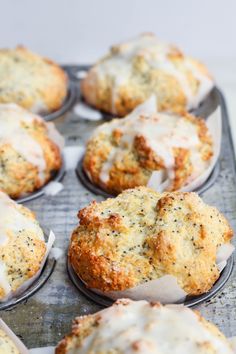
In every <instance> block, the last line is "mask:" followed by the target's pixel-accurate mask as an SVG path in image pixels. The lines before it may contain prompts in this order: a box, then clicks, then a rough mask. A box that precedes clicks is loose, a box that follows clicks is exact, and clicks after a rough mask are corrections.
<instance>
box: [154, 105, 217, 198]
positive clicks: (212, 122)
mask: <svg viewBox="0 0 236 354" xmlns="http://www.w3.org/2000/svg"><path fill="white" fill-rule="evenodd" d="M206 125H207V127H208V129H209V132H210V134H211V136H212V140H213V157H212V158H211V162H210V164H209V166H208V168H207V169H206V170H205V171H204V172H203V173H202V174H201V175H200V176H199V177H197V178H196V179H195V180H193V181H192V182H190V183H189V184H187V185H186V186H184V187H182V188H180V189H179V190H180V191H182V192H191V191H193V190H195V189H197V188H199V187H200V186H201V185H202V184H203V183H204V182H206V180H207V179H208V177H209V176H210V174H211V172H212V171H213V168H214V167H215V164H216V162H217V160H218V157H219V155H220V148H221V136H222V116H221V108H220V107H218V108H217V109H216V110H215V111H214V112H213V113H212V114H211V115H210V116H209V117H208V118H207V120H206ZM161 178H162V175H161V174H160V172H159V171H154V172H153V173H152V175H151V178H150V179H149V181H148V187H150V188H152V189H154V190H156V191H158V192H163V191H164V190H165V189H166V188H167V187H168V185H169V183H170V181H169V180H165V181H163V182H162V183H160V181H161Z"/></svg>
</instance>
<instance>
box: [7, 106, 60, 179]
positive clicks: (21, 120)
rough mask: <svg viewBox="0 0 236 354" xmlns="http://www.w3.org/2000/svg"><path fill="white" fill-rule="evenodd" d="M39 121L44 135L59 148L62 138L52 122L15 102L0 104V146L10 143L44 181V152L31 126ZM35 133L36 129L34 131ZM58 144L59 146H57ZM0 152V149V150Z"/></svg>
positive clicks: (45, 167) (45, 166) (45, 165)
mask: <svg viewBox="0 0 236 354" xmlns="http://www.w3.org/2000/svg"><path fill="white" fill-rule="evenodd" d="M35 122H37V123H39V127H38V129H39V128H40V126H42V127H43V129H44V130H45V133H44V134H45V135H47V136H48V138H49V139H50V140H51V141H52V142H54V143H55V144H56V145H57V146H58V147H59V148H61V147H62V145H63V138H62V137H61V136H60V134H59V133H58V132H57V131H56V129H55V127H54V124H53V123H46V122H45V121H44V120H43V119H42V118H41V117H40V116H38V115H35V114H33V113H31V112H29V111H27V110H25V109H23V108H21V107H20V106H18V105H15V104H0V148H1V147H4V146H7V145H10V146H11V147H12V148H13V149H14V150H15V151H17V153H19V155H21V156H22V157H23V158H24V159H25V160H27V162H29V163H30V164H32V165H33V166H36V167H37V169H38V174H39V178H40V180H41V181H42V183H43V182H44V181H45V173H44V172H45V170H46V169H47V164H46V159H45V154H44V151H43V148H42V146H41V145H40V143H39V141H38V140H37V139H35V138H34V136H33V134H32V131H31V129H30V128H31V127H33V126H34V123H35ZM35 134H37V131H36V132H35ZM59 145H60V146H59ZM0 154H1V150H0Z"/></svg>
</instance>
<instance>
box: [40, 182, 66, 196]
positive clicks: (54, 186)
mask: <svg viewBox="0 0 236 354" xmlns="http://www.w3.org/2000/svg"><path fill="white" fill-rule="evenodd" d="M63 189H64V186H63V184H62V183H60V182H56V181H51V182H49V183H48V184H47V185H46V186H45V187H44V189H43V191H44V194H45V195H48V196H54V195H56V194H58V193H59V192H61V191H62V190H63Z"/></svg>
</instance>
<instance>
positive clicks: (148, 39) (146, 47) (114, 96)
mask: <svg viewBox="0 0 236 354" xmlns="http://www.w3.org/2000/svg"><path fill="white" fill-rule="evenodd" d="M213 85H214V84H213V80H212V78H211V76H210V74H209V73H208V71H207V69H206V67H205V66H204V65H203V64H201V63H199V62H198V61H196V60H195V59H192V58H190V57H187V56H185V55H184V54H183V53H182V52H181V51H180V50H179V49H178V48H176V47H173V46H171V45H168V44H166V43H163V42H161V41H159V39H158V38H157V37H156V36H155V35H154V34H152V33H145V34H143V35H141V36H139V37H137V38H135V39H133V40H130V41H127V42H125V43H122V44H119V45H116V46H113V47H112V48H111V50H110V52H109V54H107V55H106V56H105V57H104V58H102V59H101V60H100V61H98V62H97V64H96V65H94V66H93V67H92V68H91V69H90V70H89V71H88V75H87V76H86V77H85V78H84V79H83V80H82V82H81V91H82V94H83V97H84V98H85V100H86V101H87V102H88V103H89V104H90V105H92V106H94V107H96V108H97V109H99V110H102V111H105V112H108V113H112V114H115V115H117V116H121V117H123V116H125V115H126V114H127V113H129V112H131V111H132V110H133V109H134V108H135V107H136V106H137V105H138V104H140V103H142V102H144V101H145V100H146V99H147V98H148V97H149V96H150V95H151V94H152V93H154V94H155V95H156V98H157V105H158V110H159V111H174V112H182V111H183V110H190V109H193V108H196V107H197V106H198V105H199V103H200V102H201V101H202V100H203V99H204V98H205V97H206V96H207V95H208V93H209V92H210V91H211V89H212V88H213Z"/></svg>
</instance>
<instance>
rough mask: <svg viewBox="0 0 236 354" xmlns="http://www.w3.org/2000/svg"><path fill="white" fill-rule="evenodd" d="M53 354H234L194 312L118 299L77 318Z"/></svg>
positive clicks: (224, 340) (221, 337)
mask: <svg viewBox="0 0 236 354" xmlns="http://www.w3.org/2000/svg"><path fill="white" fill-rule="evenodd" d="M55 353H56V354H66V353H73V354H77V353H78V354H79V353H83V354H89V353H93V354H108V353H114V354H118V353H119V354H125V353H145V354H149V353H150V354H151V353H153V354H154V353H156V354H172V353H188V354H213V353H214V354H233V353H234V351H233V349H232V347H231V344H230V343H229V341H228V340H227V339H226V337H225V336H224V335H223V333H221V332H220V331H219V329H218V328H217V327H216V326H214V325H213V324H212V323H211V322H208V321H207V320H205V319H204V318H203V317H202V316H201V315H200V314H199V313H198V312H197V311H192V310H190V309H188V308H187V307H184V306H163V305H161V304H159V303H157V302H156V303H149V302H147V301H131V300H127V299H122V300H119V301H117V302H116V303H115V304H114V305H113V306H111V307H109V308H108V309H105V310H103V311H100V312H97V313H95V314H93V315H87V316H82V317H77V318H76V319H75V321H74V324H73V327H72V332H71V333H70V334H69V335H67V336H65V338H64V339H63V340H62V341H61V342H60V343H59V345H58V346H57V348H56V352H55Z"/></svg>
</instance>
